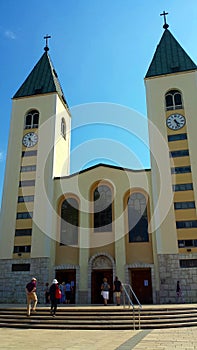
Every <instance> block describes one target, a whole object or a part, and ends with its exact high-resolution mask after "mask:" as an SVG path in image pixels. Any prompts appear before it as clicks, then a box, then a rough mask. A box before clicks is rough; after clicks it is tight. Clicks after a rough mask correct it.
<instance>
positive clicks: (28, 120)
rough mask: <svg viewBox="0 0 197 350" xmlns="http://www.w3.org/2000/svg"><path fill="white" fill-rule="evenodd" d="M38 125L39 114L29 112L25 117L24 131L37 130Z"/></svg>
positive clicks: (34, 111)
mask: <svg viewBox="0 0 197 350" xmlns="http://www.w3.org/2000/svg"><path fill="white" fill-rule="evenodd" d="M38 125H39V112H38V111H36V110H35V109H34V110H31V111H30V112H28V113H27V114H26V116H25V129H37V128H38Z"/></svg>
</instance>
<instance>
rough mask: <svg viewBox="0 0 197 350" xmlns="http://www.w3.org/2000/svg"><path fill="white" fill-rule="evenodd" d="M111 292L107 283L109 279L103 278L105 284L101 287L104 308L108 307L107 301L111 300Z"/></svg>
mask: <svg viewBox="0 0 197 350" xmlns="http://www.w3.org/2000/svg"><path fill="white" fill-rule="evenodd" d="M109 290H110V285H109V283H108V282H107V278H103V283H102V285H101V294H102V297H103V302H104V306H106V305H107V300H109Z"/></svg>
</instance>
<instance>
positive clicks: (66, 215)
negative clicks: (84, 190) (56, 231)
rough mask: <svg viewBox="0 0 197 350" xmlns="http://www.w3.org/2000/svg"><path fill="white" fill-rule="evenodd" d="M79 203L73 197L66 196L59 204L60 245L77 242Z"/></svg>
mask: <svg viewBox="0 0 197 350" xmlns="http://www.w3.org/2000/svg"><path fill="white" fill-rule="evenodd" d="M78 226H79V204H78V201H77V200H76V199H75V198H67V199H65V200H64V201H63V203H62V206H61V234H60V245H76V244H78Z"/></svg>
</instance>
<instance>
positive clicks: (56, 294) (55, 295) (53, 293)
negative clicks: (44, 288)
mask: <svg viewBox="0 0 197 350" xmlns="http://www.w3.org/2000/svg"><path fill="white" fill-rule="evenodd" d="M49 295H50V301H51V310H50V313H51V315H52V316H53V317H55V315H56V311H57V304H58V302H59V300H60V299H61V290H60V288H59V286H58V281H57V280H56V278H54V280H53V281H52V284H51V286H50V288H49Z"/></svg>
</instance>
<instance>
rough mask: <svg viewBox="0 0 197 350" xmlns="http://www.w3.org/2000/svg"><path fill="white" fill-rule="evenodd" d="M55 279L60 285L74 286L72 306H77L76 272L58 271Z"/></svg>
mask: <svg viewBox="0 0 197 350" xmlns="http://www.w3.org/2000/svg"><path fill="white" fill-rule="evenodd" d="M55 278H57V280H58V282H59V283H62V282H65V283H67V282H70V283H71V286H72V295H71V300H70V303H71V304H75V288H76V270H74V269H68V270H56V273H55Z"/></svg>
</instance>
